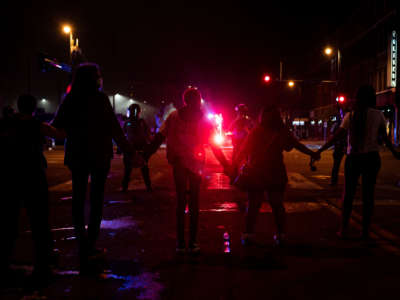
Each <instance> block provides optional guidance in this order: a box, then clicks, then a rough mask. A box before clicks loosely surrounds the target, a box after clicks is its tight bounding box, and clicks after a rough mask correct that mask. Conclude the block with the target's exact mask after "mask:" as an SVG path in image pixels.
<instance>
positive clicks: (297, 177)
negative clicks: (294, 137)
mask: <svg viewBox="0 0 400 300" xmlns="http://www.w3.org/2000/svg"><path fill="white" fill-rule="evenodd" d="M288 178H289V182H288V185H289V188H291V189H300V190H322V189H323V188H322V187H321V186H320V185H319V184H316V183H314V182H312V181H310V180H308V179H307V178H306V177H305V176H303V175H301V174H300V173H295V172H289V173H288ZM206 186H207V190H231V189H234V187H232V186H231V185H230V182H229V177H228V176H226V175H225V174H223V173H212V174H210V175H209V176H208V177H207V178H206Z"/></svg>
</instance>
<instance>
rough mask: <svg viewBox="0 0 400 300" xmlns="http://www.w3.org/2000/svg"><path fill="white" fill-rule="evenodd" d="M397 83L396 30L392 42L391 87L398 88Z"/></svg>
mask: <svg viewBox="0 0 400 300" xmlns="http://www.w3.org/2000/svg"><path fill="white" fill-rule="evenodd" d="M396 81H397V33H396V31H395V30H393V32H392V38H391V42H390V85H391V87H396Z"/></svg>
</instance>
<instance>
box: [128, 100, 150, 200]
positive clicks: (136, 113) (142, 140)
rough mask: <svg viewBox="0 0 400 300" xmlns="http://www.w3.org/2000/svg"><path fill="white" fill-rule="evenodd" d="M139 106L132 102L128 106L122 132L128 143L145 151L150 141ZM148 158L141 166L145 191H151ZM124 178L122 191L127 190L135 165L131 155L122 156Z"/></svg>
mask: <svg viewBox="0 0 400 300" xmlns="http://www.w3.org/2000/svg"><path fill="white" fill-rule="evenodd" d="M140 113H141V108H140V106H139V104H136V103H134V104H132V105H131V106H129V108H128V114H129V116H128V119H127V120H126V121H125V124H124V128H123V129H124V132H125V134H126V137H127V139H128V141H129V143H130V144H131V145H132V147H133V148H134V149H135V150H136V151H137V152H138V153H140V152H143V151H145V149H146V147H147V145H148V144H149V142H150V139H151V138H150V130H149V127H148V126H147V124H146V122H145V120H144V119H142V118H140ZM147 162H148V159H145V162H144V165H143V166H142V167H141V171H142V176H143V180H144V183H145V185H146V188H147V191H152V187H151V180H150V172H149V167H148V164H147ZM124 167H125V172H124V178H123V180H122V191H124V192H126V191H127V190H128V185H129V181H130V176H131V172H132V169H133V168H134V167H135V161H134V158H133V157H132V156H126V155H125V156H124Z"/></svg>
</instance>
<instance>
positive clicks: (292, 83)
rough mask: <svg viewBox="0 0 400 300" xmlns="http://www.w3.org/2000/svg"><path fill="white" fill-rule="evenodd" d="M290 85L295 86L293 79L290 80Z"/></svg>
mask: <svg viewBox="0 0 400 300" xmlns="http://www.w3.org/2000/svg"><path fill="white" fill-rule="evenodd" d="M288 86H289V87H291V88H292V87H294V81H293V80H290V81H289V82H288Z"/></svg>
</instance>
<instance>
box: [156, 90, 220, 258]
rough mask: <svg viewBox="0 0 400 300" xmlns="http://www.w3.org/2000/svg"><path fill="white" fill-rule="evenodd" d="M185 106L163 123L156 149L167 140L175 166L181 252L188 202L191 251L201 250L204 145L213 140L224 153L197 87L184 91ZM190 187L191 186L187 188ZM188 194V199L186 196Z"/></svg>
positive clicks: (168, 153)
mask: <svg viewBox="0 0 400 300" xmlns="http://www.w3.org/2000/svg"><path fill="white" fill-rule="evenodd" d="M183 102H184V106H183V107H182V108H180V109H178V110H176V111H173V112H172V113H171V114H170V115H169V116H168V118H167V119H166V120H165V122H164V123H163V124H162V126H161V128H160V131H159V133H157V135H156V136H155V139H154V141H153V143H152V144H153V145H155V147H154V149H153V152H155V151H156V149H157V148H158V146H159V145H160V144H161V142H162V141H163V140H164V139H166V141H167V159H168V162H169V164H170V165H171V166H172V170H173V175H174V180H175V187H176V197H177V207H176V219H177V227H176V230H177V246H176V252H177V253H184V252H185V250H186V244H185V234H184V233H185V227H184V225H185V207H186V203H187V202H188V206H189V216H190V236H189V252H190V253H197V252H199V251H200V247H199V244H198V242H197V228H198V219H199V192H200V183H201V180H202V176H203V170H204V164H205V149H204V145H205V144H209V145H210V146H211V149H212V150H213V152H214V155H215V156H216V157H217V159H218V160H219V161H220V162H224V161H225V159H224V156H223V154H222V152H221V150H220V149H218V148H216V147H215V146H213V144H212V142H211V138H212V133H213V132H215V129H214V128H213V127H212V124H211V123H210V122H209V121H208V120H207V119H206V118H205V116H204V114H203V112H202V111H201V95H200V92H199V91H198V90H197V89H196V88H192V87H190V88H188V89H187V90H186V91H185V92H184V93H183ZM187 189H189V190H187ZM187 194H188V199H186V196H187Z"/></svg>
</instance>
